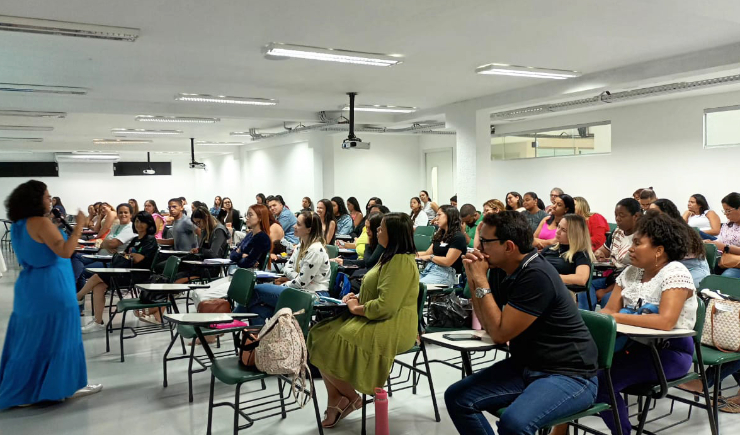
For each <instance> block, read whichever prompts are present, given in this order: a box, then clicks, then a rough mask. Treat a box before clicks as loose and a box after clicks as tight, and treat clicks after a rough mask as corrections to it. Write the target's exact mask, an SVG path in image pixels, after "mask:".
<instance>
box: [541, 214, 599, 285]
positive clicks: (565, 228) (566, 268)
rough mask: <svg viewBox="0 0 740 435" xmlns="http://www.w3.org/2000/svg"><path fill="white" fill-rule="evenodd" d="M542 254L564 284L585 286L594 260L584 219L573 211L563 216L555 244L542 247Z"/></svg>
mask: <svg viewBox="0 0 740 435" xmlns="http://www.w3.org/2000/svg"><path fill="white" fill-rule="evenodd" d="M542 256H543V257H544V258H545V259H546V260H547V261H548V262H549V263H550V264H552V265H553V267H555V270H557V271H558V273H559V274H560V278H561V279H562V280H563V283H564V284H565V285H575V286H582V287H585V286H586V284H588V280H589V278H591V263H593V262H594V261H596V258H595V257H594V253H593V251H592V250H591V240H590V239H589V234H588V226H587V224H586V219H584V218H583V216H580V215H577V214H573V213H569V214H566V215H565V216H563V218H562V219H561V220H560V223H559V224H558V230H557V234H556V235H555V244H554V245H553V246H551V247H549V248H545V249H543V250H542Z"/></svg>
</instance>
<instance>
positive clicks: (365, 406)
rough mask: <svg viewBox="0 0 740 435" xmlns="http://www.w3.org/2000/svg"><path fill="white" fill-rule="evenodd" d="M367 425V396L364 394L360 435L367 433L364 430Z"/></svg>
mask: <svg viewBox="0 0 740 435" xmlns="http://www.w3.org/2000/svg"><path fill="white" fill-rule="evenodd" d="M366 423H367V395H365V393H363V394H362V432H360V433H361V435H367V431H366V430H365V427H366Z"/></svg>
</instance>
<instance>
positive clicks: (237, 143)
mask: <svg viewBox="0 0 740 435" xmlns="http://www.w3.org/2000/svg"><path fill="white" fill-rule="evenodd" d="M195 144H196V145H246V144H247V143H246V142H212V141H208V140H196V141H195Z"/></svg>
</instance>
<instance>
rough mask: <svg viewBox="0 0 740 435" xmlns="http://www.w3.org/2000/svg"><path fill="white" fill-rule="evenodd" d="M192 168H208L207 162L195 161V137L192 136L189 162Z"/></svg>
mask: <svg viewBox="0 0 740 435" xmlns="http://www.w3.org/2000/svg"><path fill="white" fill-rule="evenodd" d="M188 166H189V167H190V169H203V170H204V171H205V170H206V164H205V163H201V162H196V161H195V138H194V137H191V138H190V163H189V164H188Z"/></svg>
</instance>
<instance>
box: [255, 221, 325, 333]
mask: <svg viewBox="0 0 740 435" xmlns="http://www.w3.org/2000/svg"><path fill="white" fill-rule="evenodd" d="M295 235H296V236H298V237H299V238H300V245H299V246H298V247H296V249H295V250H294V251H293V255H291V257H290V260H288V262H287V263H286V264H285V268H283V273H284V274H285V277H284V278H279V279H277V280H275V284H257V285H256V286H255V287H254V298H253V299H252V301H251V303H250V305H249V308H248V311H249V312H252V313H257V314H258V315H259V317H258V318H256V319H253V320H251V319H250V323H251V324H255V325H259V324H263V323H264V321H265V320H266V319H267V318H269V317H271V316H272V315H273V313H274V311H275V305H277V301H278V297H280V293H282V292H283V290H285V288H286V287H291V288H297V289H300V290H304V291H307V292H311V293H314V294H317V295H324V296H328V295H329V279H330V275H331V267H330V266H329V255H328V254H327V253H326V249H325V248H324V239H323V237H322V235H321V220H320V219H319V215H318V214H316V213H309V212H302V213H301V214H300V215H298V219H297V221H296V224H295Z"/></svg>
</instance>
